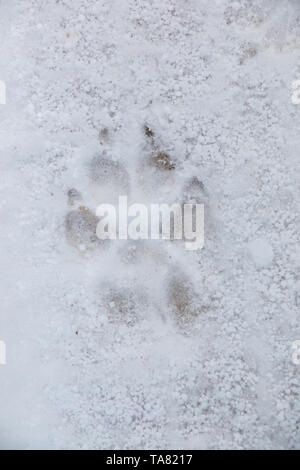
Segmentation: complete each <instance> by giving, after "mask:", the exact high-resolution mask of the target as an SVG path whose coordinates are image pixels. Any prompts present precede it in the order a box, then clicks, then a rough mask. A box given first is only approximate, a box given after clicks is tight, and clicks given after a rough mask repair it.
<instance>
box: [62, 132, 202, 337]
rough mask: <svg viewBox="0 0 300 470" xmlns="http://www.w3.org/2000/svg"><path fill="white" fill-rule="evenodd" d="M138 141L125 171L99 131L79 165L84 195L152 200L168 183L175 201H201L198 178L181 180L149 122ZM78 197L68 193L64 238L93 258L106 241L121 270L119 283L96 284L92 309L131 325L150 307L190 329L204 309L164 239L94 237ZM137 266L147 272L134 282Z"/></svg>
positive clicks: (109, 136) (90, 217) (90, 216)
mask: <svg viewBox="0 0 300 470" xmlns="http://www.w3.org/2000/svg"><path fill="white" fill-rule="evenodd" d="M141 140H142V146H141V148H142V151H141V155H140V158H139V159H138V163H137V165H136V168H131V167H130V171H129V169H128V168H127V166H126V167H125V164H124V163H123V162H121V161H120V160H119V159H116V158H115V155H114V152H113V149H114V135H113V133H112V132H111V131H110V130H109V129H107V128H104V129H102V130H101V131H100V133H99V143H100V151H99V152H98V153H97V154H96V155H93V156H92V157H91V158H90V160H89V161H88V162H87V165H86V167H85V169H84V171H85V172H86V176H87V181H88V189H89V194H88V195H87V198H86V199H87V200H88V201H89V202H90V201H93V203H94V207H95V208H96V207H97V206H98V205H99V204H100V203H101V202H106V203H114V202H117V200H118V197H119V196H120V195H127V196H128V197H129V198H130V199H131V200H132V201H134V202H143V200H142V201H141V199H140V197H144V201H146V200H147V201H149V196H151V197H153V199H150V201H152V202H157V199H156V198H157V197H158V198H160V199H161V198H162V197H165V194H168V193H166V191H168V190H169V188H170V187H171V188H172V190H173V193H174V194H175V193H176V194H177V201H176V202H180V203H181V204H182V205H183V204H184V203H190V204H191V203H194V204H195V203H203V202H204V201H206V200H207V198H208V195H207V192H206V190H205V187H204V184H203V182H202V181H201V180H200V179H199V177H198V176H192V177H188V178H184V179H183V178H182V175H181V164H180V162H179V161H178V160H177V159H176V158H174V157H172V155H171V152H170V149H169V148H168V146H166V145H164V143H163V142H162V141H161V139H160V138H159V137H158V136H157V135H156V132H154V130H153V129H152V128H151V127H150V126H149V124H145V125H144V126H143V127H142V128H141ZM182 180H183V181H182ZM177 188H178V189H177ZM135 190H137V191H136V192H137V194H138V196H136V194H135ZM174 191H175V192H174ZM160 192H162V196H161V194H160ZM143 195H144V196H143ZM84 201H85V199H84V198H83V196H82V194H81V193H80V191H78V190H77V189H76V188H72V189H70V190H69V191H68V207H69V210H68V212H67V214H66V218H65V227H66V238H67V241H68V242H69V243H70V245H71V246H73V247H75V248H76V249H77V250H78V251H79V252H90V251H94V250H99V251H97V256H101V250H103V249H104V248H106V247H107V246H108V245H107V244H108V243H109V244H110V245H109V246H110V247H112V246H113V248H112V250H113V253H114V255H115V256H116V257H117V259H118V262H119V263H120V270H121V269H124V273H125V274H124V276H123V279H122V276H120V278H119V281H116V280H115V279H114V280H112V279H111V280H106V281H105V282H103V283H102V284H101V285H100V289H99V291H100V294H98V295H100V300H98V308H99V309H100V310H101V311H102V312H103V311H104V312H106V317H107V319H108V321H109V322H116V324H124V325H127V326H128V327H134V326H135V325H137V324H138V323H139V321H140V320H141V319H142V318H144V317H145V312H146V311H147V309H148V307H151V305H152V308H153V309H157V313H158V314H159V315H160V316H161V317H162V318H163V319H166V320H167V321H170V322H172V323H173V324H174V325H176V326H177V328H179V331H181V332H184V333H187V332H189V331H191V328H192V326H193V325H194V323H195V321H196V320H197V318H198V317H199V315H201V314H203V312H205V310H206V308H207V307H206V306H203V305H201V301H200V299H199V296H198V295H197V293H196V291H195V289H194V288H193V282H192V281H191V279H189V277H188V276H187V275H186V274H184V273H183V271H182V269H181V266H180V265H179V266H174V265H173V261H170V258H171V256H170V253H169V250H168V247H167V246H168V245H167V244H165V242H164V241H153V240H137V241H134V240H130V239H128V240H122V241H121V243H119V242H120V241H115V242H114V241H111V240H99V239H98V238H97V236H96V227H97V224H98V221H99V218H98V217H97V216H96V215H95V209H94V210H92V209H91V208H90V207H91V206H89V204H87V203H85V202H84ZM166 202H168V201H166ZM171 242H172V240H171ZM171 263H172V265H171ZM140 266H143V270H144V272H146V273H147V276H145V278H144V279H142V280H141V282H140V283H139V285H137V283H136V270H137V269H139V267H140ZM157 273H158V274H157ZM174 273H176V274H174ZM157 275H158V276H160V277H161V281H162V285H163V286H164V288H163V289H162V290H161V292H159V293H158V297H159V298H157V297H156V299H155V300H153V299H151V295H146V294H145V292H146V291H147V292H148V293H149V292H151V282H152V281H151V279H153V278H155V277H156V276H157ZM125 277H126V279H125ZM133 286H134V287H133ZM166 312H168V313H166Z"/></svg>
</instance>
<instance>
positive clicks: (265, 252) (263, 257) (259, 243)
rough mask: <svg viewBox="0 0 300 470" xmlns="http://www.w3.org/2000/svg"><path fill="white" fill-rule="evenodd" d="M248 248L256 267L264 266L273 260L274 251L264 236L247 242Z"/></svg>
mask: <svg viewBox="0 0 300 470" xmlns="http://www.w3.org/2000/svg"><path fill="white" fill-rule="evenodd" d="M248 246H249V250H250V253H251V256H252V258H253V261H254V263H255V264H256V266H257V267H258V268H266V267H268V266H270V264H271V263H272V261H273V258H274V253H273V249H272V247H271V245H270V243H269V242H268V241H267V240H266V239H265V238H257V239H255V240H252V241H251V242H250V243H249V245H248Z"/></svg>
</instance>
